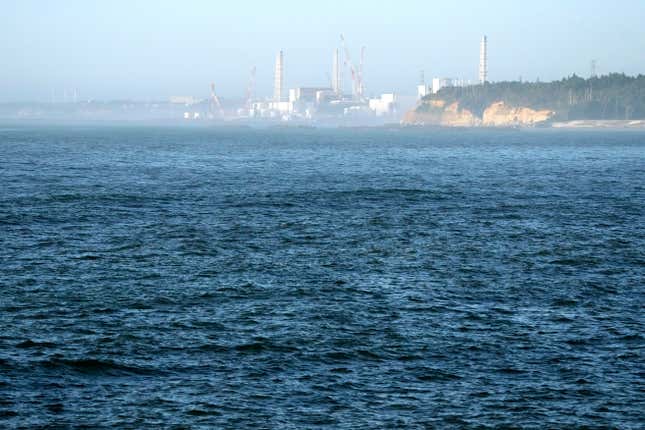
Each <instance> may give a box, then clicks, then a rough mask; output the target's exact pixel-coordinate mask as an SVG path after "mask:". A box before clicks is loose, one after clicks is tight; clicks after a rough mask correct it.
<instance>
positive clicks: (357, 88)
mask: <svg viewBox="0 0 645 430" xmlns="http://www.w3.org/2000/svg"><path fill="white" fill-rule="evenodd" d="M340 42H341V45H342V46H343V50H344V51H345V65H347V66H349V71H350V72H351V74H352V95H353V96H354V97H355V98H357V99H359V100H362V98H363V96H362V94H361V85H362V84H361V82H360V75H359V73H358V72H357V71H356V67H354V63H352V57H351V55H350V54H349V49H348V48H347V44H346V43H345V37H344V36H343V35H342V34H341V35H340Z"/></svg>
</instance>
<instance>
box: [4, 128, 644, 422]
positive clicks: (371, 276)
mask: <svg viewBox="0 0 645 430" xmlns="http://www.w3.org/2000/svg"><path fill="white" fill-rule="evenodd" d="M644 283H645V133H642V132H619V131H615V132H609V131H593V132H566V131H551V130H534V131H468V130H457V131H440V130H387V129H373V130H361V129H354V130H351V129H348V130H309V129H265V130H251V129H214V128H208V127H192V128H179V127H170V126H166V127H153V126H149V127H143V126H114V125H98V126H46V125H25V124H18V125H12V126H8V125H5V126H1V127H0V427H1V428H24V429H38V428H48V429H49V428H53V429H59V428H60V429H66V428H99V429H101V428H103V429H114V428H137V429H138V428H177V429H179V428H195V429H199V428H230V429H243V428H249V429H258V428H275V429H377V428H379V429H380V428H392V429H395V428H396V429H399V428H401V429H403V428H405V429H428V428H438V429H444V428H509V427H510V428H535V429H542V428H567V429H573V428H620V429H637V428H643V424H644V422H645V415H644V412H643V411H644V410H645V384H644V381H645V366H644V360H643V353H644V349H643V348H644V345H645V342H644V331H643V330H644V325H645V324H644V323H645V318H644V312H643V311H644V306H643V305H644V303H645V301H644V298H645V288H644Z"/></svg>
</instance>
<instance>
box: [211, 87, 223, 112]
mask: <svg viewBox="0 0 645 430" xmlns="http://www.w3.org/2000/svg"><path fill="white" fill-rule="evenodd" d="M210 105H211V109H210V110H211V114H213V115H214V111H215V107H217V109H218V111H219V114H220V116H224V109H222V104H221V103H220V102H219V97H217V94H215V84H214V83H211V103H210Z"/></svg>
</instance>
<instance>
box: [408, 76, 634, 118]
mask: <svg viewBox="0 0 645 430" xmlns="http://www.w3.org/2000/svg"><path fill="white" fill-rule="evenodd" d="M437 101H441V104H442V105H443V104H445V105H451V104H454V103H457V105H458V106H459V108H460V109H463V110H467V111H469V112H471V113H472V114H474V115H476V116H477V117H479V118H482V117H483V116H484V112H485V111H486V109H488V108H489V107H490V106H491V105H493V104H494V103H499V102H503V103H504V104H505V105H507V106H512V107H516V108H530V109H535V110H549V111H553V112H554V116H553V118H552V119H553V120H560V121H571V120H585V119H586V120H630V119H645V75H638V76H636V77H632V76H627V75H625V74H619V73H613V74H610V75H606V76H600V77H593V78H590V79H583V78H581V77H579V76H576V75H573V76H571V77H569V78H565V79H562V80H559V81H554V82H496V83H487V84H486V85H476V86H470V87H447V88H443V89H441V90H440V91H439V92H438V93H437V94H431V95H429V96H426V97H425V98H424V100H423V103H421V104H419V106H418V107H417V109H416V112H418V113H420V114H432V113H433V111H439V110H441V108H440V107H439V105H437V103H436V102H437ZM433 102H434V103H433Z"/></svg>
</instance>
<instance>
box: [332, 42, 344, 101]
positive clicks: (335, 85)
mask: <svg viewBox="0 0 645 430" xmlns="http://www.w3.org/2000/svg"><path fill="white" fill-rule="evenodd" d="M331 85H332V89H333V90H334V93H335V94H336V95H337V96H340V95H342V93H343V88H342V82H341V66H340V49H336V51H335V52H334V70H333V80H332V83H331Z"/></svg>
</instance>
